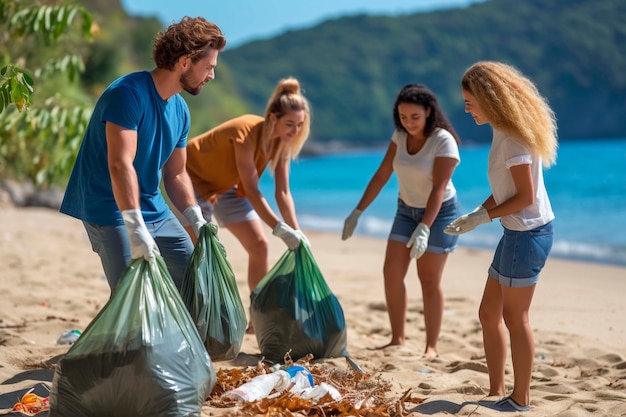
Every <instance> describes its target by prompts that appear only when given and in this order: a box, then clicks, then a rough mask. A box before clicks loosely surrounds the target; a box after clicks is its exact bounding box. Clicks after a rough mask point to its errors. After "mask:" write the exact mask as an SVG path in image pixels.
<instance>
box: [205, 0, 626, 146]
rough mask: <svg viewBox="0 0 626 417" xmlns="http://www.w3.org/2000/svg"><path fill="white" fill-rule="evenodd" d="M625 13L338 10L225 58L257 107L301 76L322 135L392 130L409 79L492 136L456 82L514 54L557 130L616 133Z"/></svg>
mask: <svg viewBox="0 0 626 417" xmlns="http://www.w3.org/2000/svg"><path fill="white" fill-rule="evenodd" d="M624 22H626V1H623V0H524V1H518V0H491V1H487V2H485V3H480V4H475V5H473V6H470V7H467V8H462V9H453V10H444V11H436V12H429V13H417V14H413V15H407V16H401V17H372V16H366V15H362V16H355V17H346V18H340V19H335V20H331V21H327V22H324V23H322V24H320V25H318V26H315V27H313V28H310V29H306V30H299V31H290V32H288V33H285V34H283V35H281V36H278V37H275V38H272V39H269V40H264V41H257V42H251V43H248V44H245V45H243V46H240V47H238V48H235V49H232V50H229V49H227V50H226V51H224V52H223V53H222V54H221V56H220V60H221V64H220V65H225V66H227V67H228V71H229V72H230V78H229V79H230V81H231V82H232V81H234V82H235V84H234V85H235V86H236V91H237V93H238V95H239V96H240V97H241V98H242V99H243V100H244V101H245V102H246V103H248V104H249V105H250V107H251V109H253V111H255V112H262V111H263V108H264V106H265V103H266V100H267V98H268V96H269V94H270V92H271V91H272V89H273V87H274V85H275V83H276V82H277V80H278V79H280V78H282V77H285V76H295V77H297V78H298V79H300V81H301V83H302V85H303V88H304V89H305V91H306V95H307V96H308V97H309V99H310V101H311V103H312V107H313V112H314V114H313V118H314V119H313V121H314V125H313V131H312V135H313V136H312V137H313V140H314V141H316V142H318V143H321V142H330V141H340V142H347V143H349V144H351V145H356V144H359V145H374V144H377V143H381V142H384V141H387V140H388V139H389V137H390V133H391V129H392V127H393V125H392V120H391V110H392V105H393V100H394V98H395V94H396V92H397V90H398V89H399V88H400V87H401V86H403V85H404V84H406V83H409V82H417V83H423V84H426V85H428V86H429V87H430V88H431V89H432V90H433V91H434V92H435V93H436V94H437V95H438V96H439V99H440V102H441V104H442V105H443V107H444V110H445V111H446V113H447V114H448V116H449V118H450V119H451V121H452V122H453V124H454V126H455V128H456V129H457V131H458V132H459V133H460V135H461V137H462V139H463V140H464V141H484V140H488V139H490V132H489V130H488V128H486V127H477V126H475V125H474V121H473V120H472V118H471V117H469V116H468V115H466V114H464V109H463V103H462V97H461V94H460V87H459V80H460V78H461V76H462V74H463V72H464V70H465V69H466V68H467V67H468V66H469V65H471V64H472V63H473V62H475V61H478V60H486V59H489V60H499V61H503V62H507V63H510V64H512V65H515V66H516V67H518V68H519V69H520V70H521V71H523V72H524V73H525V74H527V75H529V76H530V77H531V78H532V79H533V80H534V81H535V82H536V83H537V85H538V87H539V89H540V91H541V92H542V93H543V94H544V95H545V96H546V97H547V98H548V99H549V101H550V103H551V104H552V106H553V108H554V109H555V111H556V113H557V117H558V121H559V133H560V137H561V138H562V139H575V138H589V137H623V136H624V135H625V134H624V132H625V131H626V71H624V69H626V53H624V46H623V45H624V44H625V43H626V24H624ZM216 23H218V24H219V22H216ZM215 82H216V83H217V84H219V83H220V82H221V80H220V78H219V77H218V79H217V80H216V81H215Z"/></svg>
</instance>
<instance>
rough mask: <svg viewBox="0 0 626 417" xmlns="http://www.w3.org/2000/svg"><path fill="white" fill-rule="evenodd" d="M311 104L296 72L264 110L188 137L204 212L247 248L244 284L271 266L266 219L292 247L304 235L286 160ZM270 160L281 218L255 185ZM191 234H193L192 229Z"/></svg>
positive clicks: (293, 153) (299, 139) (300, 140)
mask: <svg viewBox="0 0 626 417" xmlns="http://www.w3.org/2000/svg"><path fill="white" fill-rule="evenodd" d="M309 129H310V108H309V104H308V101H307V99H306V98H305V97H304V96H303V95H302V92H301V90H300V84H299V82H298V81H297V80H296V79H294V78H286V79H283V80H281V81H280V82H279V83H278V85H277V86H276V88H275V90H274V92H273V94H272V96H271V97H270V99H269V101H268V103H267V107H266V109H265V116H264V117H260V116H256V115H251V114H247V115H243V116H240V117H237V118H234V119H232V120H229V121H226V122H224V123H222V124H221V125H219V126H216V127H214V128H213V129H211V130H209V131H208V132H205V133H203V134H201V135H198V136H196V137H194V138H192V139H190V140H189V142H188V143H187V171H188V173H189V176H190V177H191V181H192V183H193V186H194V190H195V192H196V194H197V197H198V201H199V203H200V207H201V208H202V213H203V216H204V217H205V219H206V220H207V221H211V217H212V216H213V215H214V216H215V218H216V220H217V222H218V224H219V225H220V226H221V227H225V228H227V229H228V230H229V231H230V232H231V233H232V234H233V235H234V236H235V237H236V238H237V239H238V240H239V242H241V244H242V245H243V247H244V248H245V250H246V251H247V252H248V286H249V288H250V291H252V290H254V288H255V287H256V286H257V284H258V283H259V281H261V279H262V278H263V277H264V276H265V274H266V273H267V271H268V270H269V265H268V241H267V238H266V236H265V233H264V230H263V223H262V222H264V223H265V224H267V225H268V226H269V227H270V228H271V229H272V233H273V235H275V236H278V237H280V238H281V239H282V240H283V241H284V242H285V243H286V244H287V246H288V247H289V249H292V250H293V249H296V248H297V247H298V246H299V245H300V242H301V241H302V240H304V241H305V242H307V243H308V240H307V239H306V237H305V235H304V234H303V233H302V232H301V231H300V227H299V226H298V220H297V219H296V209H295V204H294V201H293V197H292V195H291V191H290V189H289V165H290V161H291V160H292V159H295V158H296V157H297V156H298V154H299V153H300V150H301V148H302V145H303V144H304V142H305V141H306V139H307V138H308V136H309ZM268 165H269V169H270V172H271V173H272V174H273V176H274V179H275V194H274V196H275V198H276V204H277V206H278V209H279V211H280V214H281V216H282V220H281V218H280V217H278V215H277V214H276V213H274V211H273V210H272V209H271V207H270V205H269V204H268V202H267V200H266V199H265V197H264V196H263V194H262V193H261V190H260V189H259V177H260V176H261V174H262V173H263V171H264V170H265V168H266V167H267V166H268ZM192 236H193V234H192Z"/></svg>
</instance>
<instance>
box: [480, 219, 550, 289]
mask: <svg viewBox="0 0 626 417" xmlns="http://www.w3.org/2000/svg"><path fill="white" fill-rule="evenodd" d="M552 239H553V231H552V222H550V223H548V224H546V225H543V226H539V227H537V228H535V229H532V230H526V231H523V232H520V231H517V230H510V229H507V228H506V227H505V228H504V235H503V236H502V239H500V243H498V247H497V248H496V253H495V254H494V256H493V262H492V263H491V267H489V276H490V277H492V278H494V279H496V280H497V281H498V282H499V283H500V284H501V285H505V286H507V287H513V288H522V287H530V286H531V285H534V284H536V283H537V281H538V280H539V273H540V272H541V270H542V269H543V266H544V265H545V264H546V259H547V258H548V255H549V254H550V249H552Z"/></svg>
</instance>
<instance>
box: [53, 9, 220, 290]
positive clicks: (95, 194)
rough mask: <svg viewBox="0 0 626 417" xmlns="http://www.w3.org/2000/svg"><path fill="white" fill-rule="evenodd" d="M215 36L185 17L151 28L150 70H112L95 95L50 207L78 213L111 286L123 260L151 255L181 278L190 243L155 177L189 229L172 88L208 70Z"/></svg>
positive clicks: (181, 110) (196, 88)
mask: <svg viewBox="0 0 626 417" xmlns="http://www.w3.org/2000/svg"><path fill="white" fill-rule="evenodd" d="M225 45H226V39H225V38H224V36H223V35H222V32H221V30H220V29H219V28H218V27H217V26H216V25H215V24H213V23H210V22H208V21H206V20H205V19H204V18H202V17H197V18H190V17H185V18H183V19H182V20H181V21H180V22H178V23H175V24H172V25H170V26H169V27H168V28H167V29H166V30H165V31H163V32H160V33H159V34H157V36H156V37H155V40H154V45H153V58H154V61H155V63H156V68H155V69H153V70H152V71H140V72H135V73H130V74H127V75H124V76H122V77H120V78H119V79H117V80H115V81H114V82H113V83H111V85H109V87H107V89H106V90H105V91H104V92H103V93H102V95H101V96H100V98H99V99H98V101H97V103H96V106H95V108H94V111H93V114H92V116H91V120H90V122H89V125H88V126H87V130H86V132H85V136H84V138H83V142H82V144H81V147H80V150H79V152H78V155H77V158H76V163H75V165H74V168H73V170H72V174H71V176H70V180H69V182H68V185H67V189H66V191H65V196H64V198H63V203H62V205H61V209H60V211H61V212H62V213H65V214H68V215H70V216H73V217H76V218H78V219H80V220H82V221H83V224H84V225H85V229H86V230H87V234H88V235H89V240H90V241H91V245H92V248H93V250H94V252H96V253H98V255H99V256H100V259H101V260H102V266H103V267H104V272H105V274H106V277H107V280H108V282H109V286H110V288H111V292H113V291H114V290H115V287H116V285H117V282H118V280H119V278H120V277H121V274H122V272H123V271H124V269H125V268H126V266H127V265H128V263H129V262H130V260H131V259H137V258H141V257H144V258H145V259H147V260H153V259H154V257H155V255H162V256H163V259H164V260H165V262H166V264H167V266H168V269H169V272H170V274H171V276H172V279H173V280H174V283H175V284H176V286H177V287H178V288H179V289H180V287H181V284H182V279H183V274H184V270H185V267H186V265H187V262H188V260H189V258H190V256H191V253H192V252H193V244H192V242H191V239H190V238H189V235H188V234H187V232H186V231H185V229H184V228H183V227H182V226H181V224H180V223H179V221H178V220H177V219H176V217H175V216H174V215H173V213H172V212H171V210H170V209H169V206H168V204H167V203H166V201H165V199H164V198H163V195H162V194H161V191H160V188H159V184H160V182H161V180H163V185H164V186H165V191H166V192H167V195H168V197H169V198H170V200H171V202H172V203H173V205H174V206H175V207H176V208H177V209H178V210H180V211H181V212H182V213H183V214H184V215H185V217H186V218H187V220H189V223H190V224H191V225H192V226H193V228H194V231H195V233H196V235H197V234H198V231H199V229H200V227H202V225H204V224H205V223H206V220H204V218H203V217H202V213H201V210H200V208H199V206H198V202H197V200H196V198H195V196H194V192H193V187H192V185H191V180H190V179H189V176H188V175H187V171H186V169H185V164H186V160H187V151H186V144H187V134H188V132H189V125H190V114H189V108H188V107H187V103H185V100H184V99H183V97H182V96H181V95H180V94H179V93H180V92H181V91H182V90H185V91H187V92H188V93H190V94H193V95H196V94H198V93H199V92H200V91H201V90H202V87H203V86H204V84H206V83H207V82H209V81H210V80H212V79H213V78H214V77H215V73H214V69H215V66H216V64H217V55H218V52H219V51H222V50H223V49H224V47H225Z"/></svg>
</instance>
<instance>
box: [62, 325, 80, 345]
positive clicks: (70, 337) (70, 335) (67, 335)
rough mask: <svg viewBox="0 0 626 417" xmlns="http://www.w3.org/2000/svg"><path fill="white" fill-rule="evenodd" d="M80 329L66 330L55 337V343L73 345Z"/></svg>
mask: <svg viewBox="0 0 626 417" xmlns="http://www.w3.org/2000/svg"><path fill="white" fill-rule="evenodd" d="M80 334H81V333H80V330H76V329H74V330H68V331H66V332H63V334H62V335H61V336H60V337H59V338H58V339H57V345H73V344H74V342H76V341H77V340H78V338H79V337H80Z"/></svg>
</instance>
